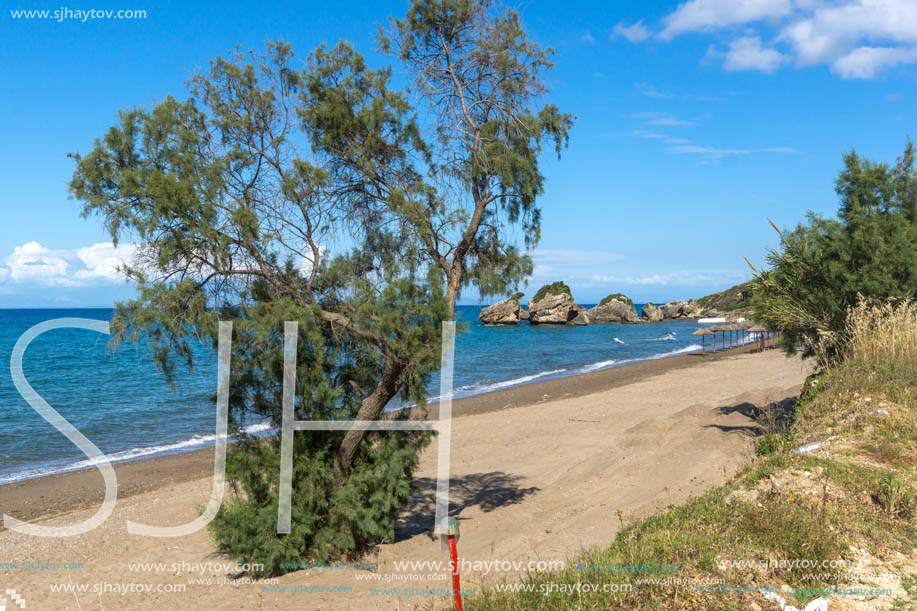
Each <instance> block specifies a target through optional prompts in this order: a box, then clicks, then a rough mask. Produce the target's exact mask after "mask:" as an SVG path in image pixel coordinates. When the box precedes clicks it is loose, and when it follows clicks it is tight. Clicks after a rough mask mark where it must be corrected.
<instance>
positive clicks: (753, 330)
mask: <svg viewBox="0 0 917 611" xmlns="http://www.w3.org/2000/svg"><path fill="white" fill-rule="evenodd" d="M748 330H749V331H750V332H751V333H757V334H758V344H760V349H761V350H764V334H765V333H767V329H765V328H764V327H762V326H761V325H752V326H751V327H749V328H748Z"/></svg>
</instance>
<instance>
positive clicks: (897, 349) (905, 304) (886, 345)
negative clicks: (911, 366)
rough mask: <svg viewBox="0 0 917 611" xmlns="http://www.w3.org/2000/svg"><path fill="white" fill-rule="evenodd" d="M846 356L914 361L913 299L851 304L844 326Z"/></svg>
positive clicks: (916, 306) (916, 316)
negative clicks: (852, 305) (877, 303)
mask: <svg viewBox="0 0 917 611" xmlns="http://www.w3.org/2000/svg"><path fill="white" fill-rule="evenodd" d="M846 340H847V354H846V359H847V360H851V359H852V360H854V361H856V360H863V361H866V362H870V363H886V364H888V363H900V364H905V363H914V362H917V302H914V301H913V300H905V301H900V302H898V303H895V302H891V301H889V302H887V303H885V304H883V305H879V306H869V305H867V304H866V303H865V302H863V301H861V302H860V303H859V305H857V306H856V307H854V308H851V310H850V313H849V314H848V315H847V327H846Z"/></svg>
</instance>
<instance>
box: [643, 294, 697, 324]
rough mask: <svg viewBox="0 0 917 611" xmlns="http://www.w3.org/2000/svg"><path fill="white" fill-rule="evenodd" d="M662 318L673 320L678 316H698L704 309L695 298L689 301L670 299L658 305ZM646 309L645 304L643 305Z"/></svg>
mask: <svg viewBox="0 0 917 611" xmlns="http://www.w3.org/2000/svg"><path fill="white" fill-rule="evenodd" d="M659 310H660V312H661V313H662V318H663V319H664V320H675V319H678V318H700V317H701V316H703V315H704V309H703V308H702V307H701V306H699V305H698V303H697V300H696V299H692V300H691V301H684V300H681V299H679V300H677V301H670V302H668V303H667V304H665V305H663V306H660V307H659ZM644 311H646V306H644Z"/></svg>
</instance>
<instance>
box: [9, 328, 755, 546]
mask: <svg viewBox="0 0 917 611" xmlns="http://www.w3.org/2000/svg"><path fill="white" fill-rule="evenodd" d="M756 347H757V345H756V344H746V345H743V346H736V347H732V348H728V349H726V350H719V351H717V352H715V353H714V352H710V351H708V352H691V353H685V354H675V355H671V356H667V357H662V358H655V359H647V360H643V361H637V362H633V363H624V364H622V365H617V366H611V367H608V368H606V369H600V370H597V371H590V372H585V373H579V374H575V375H570V376H563V377H557V378H551V379H547V380H536V381H533V382H529V383H524V384H519V385H517V386H510V387H507V388H501V389H497V390H493V391H490V392H485V393H481V394H476V395H471V396H467V397H462V398H458V399H453V400H452V417H453V418H462V417H464V416H472V415H478V414H485V413H489V412H498V411H501V410H504V409H508V408H516V407H526V406H530V405H536V404H539V403H543V402H546V401H549V400H559V399H574V398H578V397H583V396H586V395H591V394H595V393H601V392H605V391H608V390H611V389H614V388H617V387H620V386H624V385H626V384H631V383H633V382H637V381H642V380H645V379H647V378H651V377H654V376H657V375H660V374H663V373H666V372H670V371H675V370H679V369H685V368H688V367H692V366H694V365H698V364H700V363H705V362H711V361H717V360H722V359H725V358H730V357H734V356H736V355H739V354H745V353H749V352H752V351H753V350H754V349H755V348H756ZM409 409H416V408H409ZM425 418H426V419H430V420H436V419H438V418H439V409H438V404H437V403H433V404H431V405H429V406H428V407H427V415H426V416H425ZM213 457H214V449H213V446H211V447H208V448H203V449H199V450H191V451H188V452H177V453H173V454H164V455H159V456H150V457H142V458H138V459H135V460H129V461H124V462H119V463H113V464H112V466H113V468H114V470H115V473H116V474H117V477H118V498H119V499H124V498H129V497H132V496H136V495H139V494H144V493H147V492H151V491H154V490H157V489H159V488H163V487H166V486H170V485H174V484H179V483H183V482H189V481H193V480H198V479H202V478H209V477H212V476H213ZM103 499H104V481H103V479H102V475H101V473H100V472H99V471H98V469H95V468H92V467H89V468H86V469H81V470H77V471H67V472H64V473H55V474H49V475H43V476H39V477H35V478H30V479H26V480H20V481H17V482H10V483H7V484H3V485H0V513H3V514H9V515H13V516H15V517H16V518H18V519H20V520H25V521H32V520H35V519H40V518H47V517H51V516H55V515H59V514H62V513H67V512H70V511H75V510H81V509H88V508H91V507H95V506H97V505H98V504H100V503H101V502H102V500H103ZM3 530H5V529H4V528H3V526H2V524H0V532H2V531H3Z"/></svg>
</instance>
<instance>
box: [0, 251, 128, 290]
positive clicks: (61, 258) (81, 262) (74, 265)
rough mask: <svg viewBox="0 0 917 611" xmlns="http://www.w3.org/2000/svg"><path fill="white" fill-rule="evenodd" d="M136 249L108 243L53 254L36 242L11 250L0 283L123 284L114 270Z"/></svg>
mask: <svg viewBox="0 0 917 611" xmlns="http://www.w3.org/2000/svg"><path fill="white" fill-rule="evenodd" d="M135 252H136V247H135V246H134V245H132V244H121V245H119V246H117V247H115V246H114V245H113V244H112V243H111V242H107V243H101V244H93V245H92V246H88V247H84V248H76V249H72V250H52V249H50V248H46V247H44V246H42V245H41V244H39V243H38V242H27V243H25V244H23V245H22V246H17V247H16V248H14V249H13V252H12V254H10V255H9V256H7V257H6V259H5V260H4V261H3V263H2V265H0V282H2V283H5V284H20V285H29V286H39V287H52V286H59V287H77V286H88V285H98V284H111V283H116V282H123V281H124V276H123V275H122V274H120V273H119V272H118V271H117V266H118V265H120V264H122V263H125V262H126V261H128V260H130V258H131V257H133V255H134V253H135Z"/></svg>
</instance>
